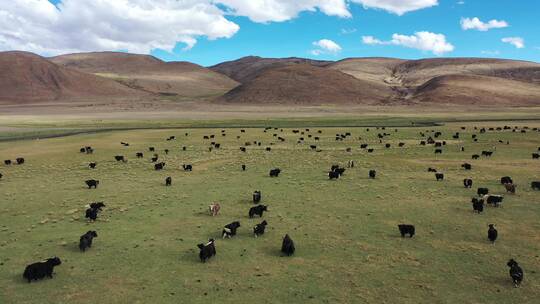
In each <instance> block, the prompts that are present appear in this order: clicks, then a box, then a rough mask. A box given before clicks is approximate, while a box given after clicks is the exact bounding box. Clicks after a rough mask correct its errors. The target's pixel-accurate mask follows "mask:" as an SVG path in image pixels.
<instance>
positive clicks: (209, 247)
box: [197, 239, 216, 263]
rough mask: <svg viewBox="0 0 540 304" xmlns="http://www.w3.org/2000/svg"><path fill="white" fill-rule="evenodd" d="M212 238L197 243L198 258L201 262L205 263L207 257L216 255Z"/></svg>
mask: <svg viewBox="0 0 540 304" xmlns="http://www.w3.org/2000/svg"><path fill="white" fill-rule="evenodd" d="M214 242H215V241H214V239H209V240H208V243H206V244H199V245H197V247H199V249H200V252H199V259H201V262H203V263H205V262H206V261H207V260H208V259H210V258H211V257H213V256H215V255H216V247H215V246H214Z"/></svg>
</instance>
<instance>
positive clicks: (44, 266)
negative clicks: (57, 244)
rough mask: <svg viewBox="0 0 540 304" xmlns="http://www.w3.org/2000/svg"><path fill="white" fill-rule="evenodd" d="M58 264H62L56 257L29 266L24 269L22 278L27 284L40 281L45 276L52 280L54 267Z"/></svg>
mask: <svg viewBox="0 0 540 304" xmlns="http://www.w3.org/2000/svg"><path fill="white" fill-rule="evenodd" d="M60 264H62V261H61V260H60V258H58V257H54V258H50V259H47V260H45V261H42V262H37V263H34V264H30V265H28V266H26V268H25V269H24V273H23V278H25V279H26V280H28V283H30V282H31V281H37V280H41V279H43V278H44V277H46V276H47V277H49V278H51V279H52V277H53V276H52V275H53V270H54V267H55V266H58V265H60Z"/></svg>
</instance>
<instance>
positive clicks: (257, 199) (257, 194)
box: [253, 190, 262, 204]
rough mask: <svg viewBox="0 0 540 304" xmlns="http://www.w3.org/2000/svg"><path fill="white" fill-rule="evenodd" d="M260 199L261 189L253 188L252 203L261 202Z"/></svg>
mask: <svg viewBox="0 0 540 304" xmlns="http://www.w3.org/2000/svg"><path fill="white" fill-rule="evenodd" d="M261 199H262V193H261V191H259V190H255V191H254V192H253V203H254V204H258V203H260V202H261Z"/></svg>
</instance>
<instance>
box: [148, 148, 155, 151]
mask: <svg viewBox="0 0 540 304" xmlns="http://www.w3.org/2000/svg"><path fill="white" fill-rule="evenodd" d="M148 151H150V152H154V151H156V148H154V147H148Z"/></svg>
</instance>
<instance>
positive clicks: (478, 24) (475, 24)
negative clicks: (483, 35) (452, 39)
mask: <svg viewBox="0 0 540 304" xmlns="http://www.w3.org/2000/svg"><path fill="white" fill-rule="evenodd" d="M505 27H508V22H506V21H504V20H500V21H499V20H495V19H493V20H490V21H488V22H482V21H481V20H480V19H478V18H477V17H474V18H472V19H471V18H461V28H462V29H463V30H465V31H467V30H478V31H482V32H485V31H489V30H490V29H494V28H505Z"/></svg>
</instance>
